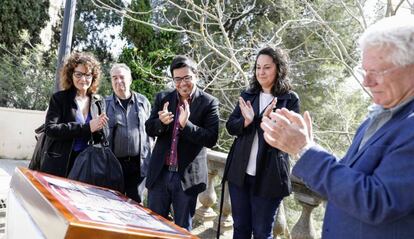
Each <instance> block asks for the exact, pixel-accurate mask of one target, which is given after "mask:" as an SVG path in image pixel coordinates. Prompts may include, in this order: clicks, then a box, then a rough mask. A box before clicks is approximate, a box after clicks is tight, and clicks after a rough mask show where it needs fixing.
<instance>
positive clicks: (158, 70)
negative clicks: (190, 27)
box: [118, 0, 178, 101]
mask: <svg viewBox="0 0 414 239" xmlns="http://www.w3.org/2000/svg"><path fill="white" fill-rule="evenodd" d="M130 9H131V10H132V11H133V12H134V13H135V14H133V15H132V16H133V18H135V19H138V20H140V21H144V22H148V23H150V22H151V14H150V10H151V5H150V1H148V0H133V1H131V5H130ZM122 35H123V36H124V37H125V38H126V40H127V41H128V43H130V46H129V47H127V48H124V49H123V51H122V54H121V56H120V57H119V59H118V61H119V62H123V63H125V64H127V65H128V66H129V67H130V68H131V71H132V77H133V79H135V80H134V81H133V83H132V89H133V90H135V91H137V92H140V93H141V94H143V95H145V96H146V97H147V98H148V99H149V100H150V101H152V99H153V97H154V95H155V94H156V93H157V92H158V91H160V90H162V89H164V88H165V85H166V83H168V79H166V77H165V75H166V69H167V68H168V66H169V65H170V63H171V61H172V59H173V57H174V56H175V52H176V51H177V49H178V45H177V34H176V33H172V32H165V31H156V30H155V29H153V28H152V27H151V26H149V25H145V24H143V23H141V22H138V21H134V20H131V19H129V18H126V19H124V25H123V28H122Z"/></svg>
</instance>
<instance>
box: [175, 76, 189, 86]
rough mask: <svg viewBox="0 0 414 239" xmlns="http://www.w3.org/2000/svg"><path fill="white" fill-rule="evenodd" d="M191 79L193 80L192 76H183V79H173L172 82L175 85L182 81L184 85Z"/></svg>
mask: <svg viewBox="0 0 414 239" xmlns="http://www.w3.org/2000/svg"><path fill="white" fill-rule="evenodd" d="M192 79H193V76H192V75H187V76H184V77H174V78H173V81H174V83H175V84H179V83H181V82H183V81H184V82H186V83H187V82H190V81H191V80H192Z"/></svg>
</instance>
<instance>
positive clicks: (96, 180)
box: [68, 143, 124, 192]
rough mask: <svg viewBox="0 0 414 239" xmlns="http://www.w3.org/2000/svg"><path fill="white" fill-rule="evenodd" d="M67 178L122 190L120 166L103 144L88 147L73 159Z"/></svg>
mask: <svg viewBox="0 0 414 239" xmlns="http://www.w3.org/2000/svg"><path fill="white" fill-rule="evenodd" d="M68 178H70V179H73V180H77V181H80V182H84V183H88V184H92V185H96V186H100V187H105V188H110V189H114V190H117V191H120V192H123V190H124V176H123V172H122V167H121V164H120V163H119V161H118V159H117V158H116V157H115V155H114V154H113V153H112V151H111V149H110V148H109V147H108V145H107V144H105V143H98V144H93V145H89V146H88V147H87V148H86V149H85V150H83V151H82V152H81V153H80V154H79V155H78V157H76V159H75V163H74V165H73V168H72V169H71V170H70V173H69V175H68Z"/></svg>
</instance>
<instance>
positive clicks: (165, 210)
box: [148, 168, 197, 231]
mask: <svg viewBox="0 0 414 239" xmlns="http://www.w3.org/2000/svg"><path fill="white" fill-rule="evenodd" d="M196 203H197V194H196V195H192V194H187V193H185V192H184V191H183V189H182V187H181V179H180V175H179V174H178V172H170V171H168V169H167V168H164V169H163V171H162V173H161V175H160V176H159V179H158V180H157V181H156V182H155V183H154V185H153V187H152V188H150V189H148V208H149V209H151V210H152V211H154V212H156V213H158V214H160V215H161V216H163V217H165V218H168V214H169V213H170V207H171V204H172V206H173V210H174V212H173V214H174V222H175V224H177V225H179V226H181V227H183V228H185V229H187V230H188V231H191V229H192V225H191V224H192V218H193V216H194V214H195V208H196Z"/></svg>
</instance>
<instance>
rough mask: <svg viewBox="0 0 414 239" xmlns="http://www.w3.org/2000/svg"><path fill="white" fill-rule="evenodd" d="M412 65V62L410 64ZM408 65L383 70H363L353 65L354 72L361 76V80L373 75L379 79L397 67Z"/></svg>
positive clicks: (399, 67)
mask: <svg viewBox="0 0 414 239" xmlns="http://www.w3.org/2000/svg"><path fill="white" fill-rule="evenodd" d="M410 65H412V64H410ZM407 66H409V65H405V66H395V67H392V68H389V69H386V70H383V71H375V70H368V71H366V70H364V68H362V66H357V67H355V73H356V74H358V75H359V76H360V77H361V80H363V79H365V77H373V78H374V79H380V78H382V77H384V76H385V75H388V74H390V73H392V72H394V71H396V70H398V69H401V68H404V67H407Z"/></svg>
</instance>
